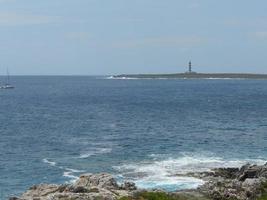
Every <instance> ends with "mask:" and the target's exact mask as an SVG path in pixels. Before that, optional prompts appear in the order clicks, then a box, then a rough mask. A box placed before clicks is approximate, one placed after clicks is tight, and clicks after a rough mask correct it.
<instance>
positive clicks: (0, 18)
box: [0, 12, 60, 26]
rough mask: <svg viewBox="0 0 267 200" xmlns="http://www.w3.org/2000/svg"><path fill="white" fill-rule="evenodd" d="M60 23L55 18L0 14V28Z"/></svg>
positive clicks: (57, 18) (58, 18)
mask: <svg viewBox="0 0 267 200" xmlns="http://www.w3.org/2000/svg"><path fill="white" fill-rule="evenodd" d="M59 21H60V17H57V16H44V15H30V14H19V13H9V12H0V26H24V25H38V24H48V23H56V22H59Z"/></svg>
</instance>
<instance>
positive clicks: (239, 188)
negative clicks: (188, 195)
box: [191, 163, 267, 200]
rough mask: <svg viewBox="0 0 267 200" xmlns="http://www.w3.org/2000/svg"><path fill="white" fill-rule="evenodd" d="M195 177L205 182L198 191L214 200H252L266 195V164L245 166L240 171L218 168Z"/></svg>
mask: <svg viewBox="0 0 267 200" xmlns="http://www.w3.org/2000/svg"><path fill="white" fill-rule="evenodd" d="M191 175H192V174H191ZM195 175H196V176H198V177H201V178H202V179H204V180H206V183H205V184H204V185H202V186H200V187H199V188H198V190H199V191H200V192H201V193H203V194H205V195H206V196H208V197H210V198H212V199H215V200H221V199H233V200H235V199H236V200H254V199H258V198H259V197H260V196H262V195H263V194H265V193H267V163H266V164H265V165H263V166H257V165H249V164H247V165H244V166H243V167H241V168H240V169H239V168H218V169H214V170H213V171H211V172H208V173H199V174H198V175H197V174H195Z"/></svg>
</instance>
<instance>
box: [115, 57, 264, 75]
mask: <svg viewBox="0 0 267 200" xmlns="http://www.w3.org/2000/svg"><path fill="white" fill-rule="evenodd" d="M113 78H122V79H123V78H129V79H130V78H140V79H142V78H143V79H146V78H147V79H151V78H153V79H161V78H164V79H165V78H166V79H167V78H168V79H175V78H177V79H267V74H252V73H197V72H194V71H192V63H191V61H190V62H189V66H188V71H186V72H184V73H173V74H120V75H115V76H113Z"/></svg>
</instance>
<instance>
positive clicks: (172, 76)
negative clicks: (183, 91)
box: [113, 72, 267, 79]
mask: <svg viewBox="0 0 267 200" xmlns="http://www.w3.org/2000/svg"><path fill="white" fill-rule="evenodd" d="M113 78H119V79H267V74H245V73H195V72H186V73H176V74H121V75H115V76H113Z"/></svg>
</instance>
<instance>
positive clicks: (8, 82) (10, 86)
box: [0, 69, 15, 89]
mask: <svg viewBox="0 0 267 200" xmlns="http://www.w3.org/2000/svg"><path fill="white" fill-rule="evenodd" d="M14 88H15V87H14V86H13V85H11V84H10V76H9V72H8V69H7V78H6V83H5V84H4V85H0V89H14Z"/></svg>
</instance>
